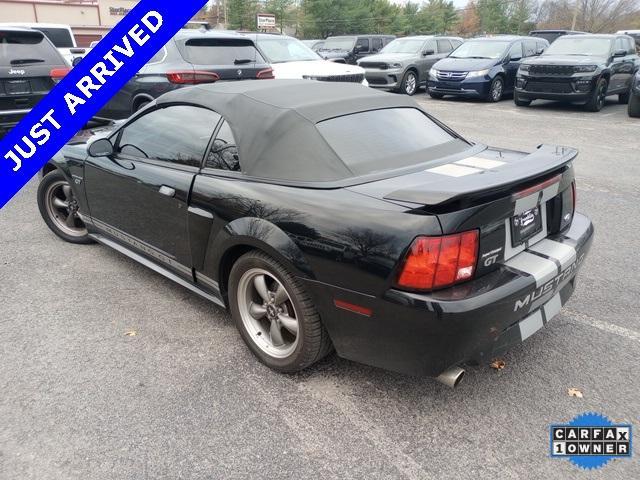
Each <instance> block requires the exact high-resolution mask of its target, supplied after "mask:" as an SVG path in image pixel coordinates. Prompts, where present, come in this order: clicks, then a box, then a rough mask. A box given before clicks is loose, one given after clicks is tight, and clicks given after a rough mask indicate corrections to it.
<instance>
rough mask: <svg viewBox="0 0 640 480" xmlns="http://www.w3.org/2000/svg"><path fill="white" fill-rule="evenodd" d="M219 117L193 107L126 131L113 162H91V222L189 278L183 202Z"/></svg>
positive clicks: (160, 114)
mask: <svg viewBox="0 0 640 480" xmlns="http://www.w3.org/2000/svg"><path fill="white" fill-rule="evenodd" d="M219 120H220V116H219V115H218V114H217V113H215V112H212V111H211V110H208V109H205V108H201V107H197V106H193V105H171V106H167V107H165V108H162V107H160V108H155V109H152V110H149V111H146V112H144V113H143V114H142V115H139V116H137V117H136V118H134V119H133V120H132V121H131V122H129V123H128V124H126V125H125V126H124V127H123V128H122V129H121V130H120V131H119V132H118V133H117V134H116V135H115V139H114V143H115V146H114V154H113V155H112V156H111V157H98V158H94V157H89V158H88V159H87V161H86V163H85V172H84V181H85V190H86V195H87V201H88V204H89V210H90V214H91V221H92V222H93V223H95V225H96V226H97V227H98V228H100V229H102V230H103V231H105V232H106V233H108V234H109V235H111V236H112V237H114V238H115V239H116V240H118V241H120V242H121V243H124V244H125V245H127V246H128V247H130V248H133V249H134V250H138V251H140V252H141V253H144V254H145V255H147V256H150V257H152V258H153V259H154V260H156V261H159V262H160V263H163V264H164V266H167V267H170V268H172V269H173V270H174V271H176V272H177V273H179V274H182V275H183V276H185V277H190V275H191V251H190V245H189V236H188V234H187V233H188V230H187V217H188V216H187V207H188V205H187V202H188V199H189V193H190V189H191V184H192V182H193V179H194V177H195V176H196V174H197V173H198V172H199V171H200V167H201V165H202V161H203V157H204V153H205V150H206V148H207V145H208V144H209V141H210V139H211V136H212V134H213V132H214V129H215V127H216V125H217V124H218V121H219Z"/></svg>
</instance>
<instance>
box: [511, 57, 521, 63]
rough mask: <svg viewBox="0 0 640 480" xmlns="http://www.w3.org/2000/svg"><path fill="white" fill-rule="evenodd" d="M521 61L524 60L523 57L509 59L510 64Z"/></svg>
mask: <svg viewBox="0 0 640 480" xmlns="http://www.w3.org/2000/svg"><path fill="white" fill-rule="evenodd" d="M520 60H522V57H511V56H510V57H509V61H510V62H519V61H520Z"/></svg>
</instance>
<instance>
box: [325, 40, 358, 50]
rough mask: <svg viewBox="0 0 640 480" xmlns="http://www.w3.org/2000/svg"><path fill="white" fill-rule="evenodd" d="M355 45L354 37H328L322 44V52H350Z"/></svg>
mask: <svg viewBox="0 0 640 480" xmlns="http://www.w3.org/2000/svg"><path fill="white" fill-rule="evenodd" d="M355 43H356V37H329V38H327V40H326V41H325V42H324V45H323V46H322V50H347V51H348V50H351V49H352V48H353V46H354V45H355Z"/></svg>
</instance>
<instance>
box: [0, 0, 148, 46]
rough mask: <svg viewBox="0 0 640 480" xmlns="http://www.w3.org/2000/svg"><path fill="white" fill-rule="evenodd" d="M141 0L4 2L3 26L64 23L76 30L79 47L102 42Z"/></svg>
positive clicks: (0, 14) (0, 7)
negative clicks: (25, 23) (112, 28)
mask: <svg viewBox="0 0 640 480" xmlns="http://www.w3.org/2000/svg"><path fill="white" fill-rule="evenodd" d="M136 3H138V2H137V0H0V22H36V23H60V24H65V25H69V26H70V27H71V29H72V30H73V33H74V36H75V37H76V41H77V43H78V46H81V47H87V46H89V44H90V43H91V42H92V41H94V40H100V39H101V38H102V37H103V36H104V35H106V34H107V33H108V32H109V30H110V29H111V27H113V26H114V25H115V24H116V23H118V21H120V19H121V18H122V17H124V16H125V15H126V14H127V13H128V12H129V11H130V10H131V9H132V8H133V7H134V6H135V5H136Z"/></svg>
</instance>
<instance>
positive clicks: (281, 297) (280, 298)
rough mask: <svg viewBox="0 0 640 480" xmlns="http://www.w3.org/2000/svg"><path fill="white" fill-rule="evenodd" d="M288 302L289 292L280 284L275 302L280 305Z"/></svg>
mask: <svg viewBox="0 0 640 480" xmlns="http://www.w3.org/2000/svg"><path fill="white" fill-rule="evenodd" d="M287 300H289V295H287V291H286V290H285V288H284V287H283V286H282V285H281V284H280V283H278V288H277V289H276V293H275V300H274V302H275V304H276V305H280V304H282V303H284V302H286V301H287Z"/></svg>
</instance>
